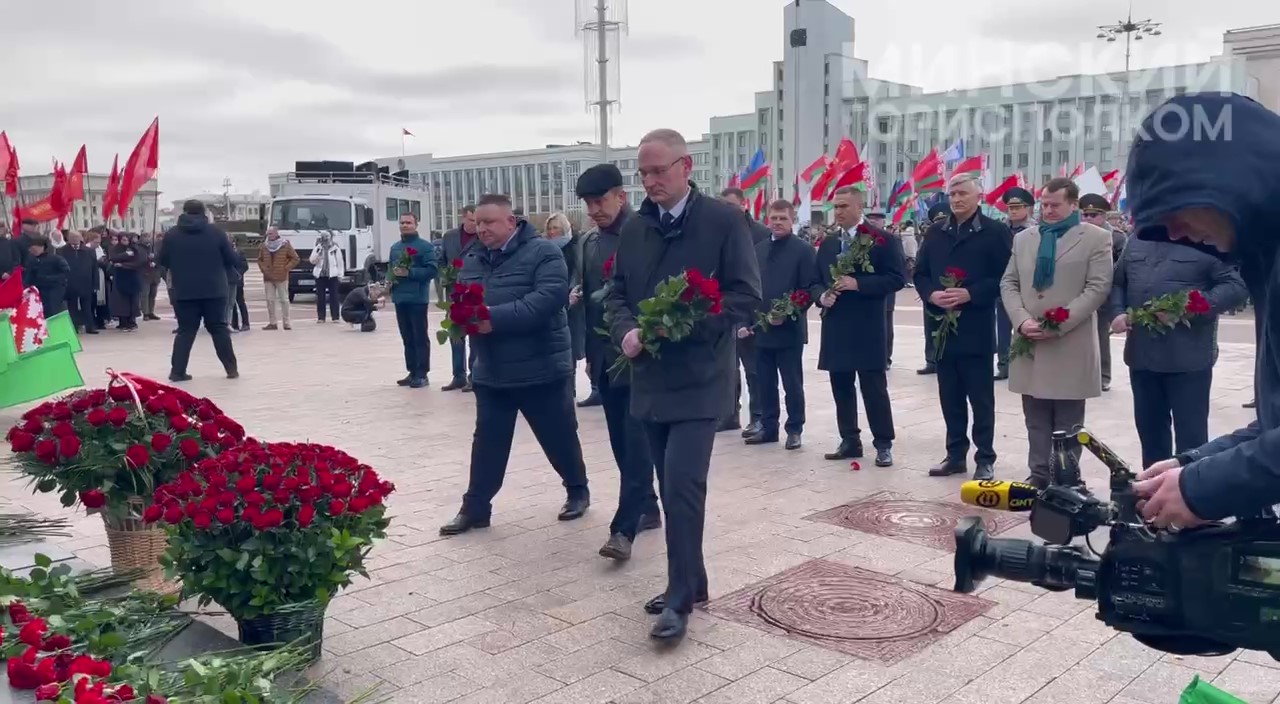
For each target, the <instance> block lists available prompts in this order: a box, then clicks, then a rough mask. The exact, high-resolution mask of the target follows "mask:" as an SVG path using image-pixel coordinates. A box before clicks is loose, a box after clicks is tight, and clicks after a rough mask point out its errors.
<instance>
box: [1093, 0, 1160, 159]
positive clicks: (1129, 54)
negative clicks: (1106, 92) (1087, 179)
mask: <svg viewBox="0 0 1280 704" xmlns="http://www.w3.org/2000/svg"><path fill="white" fill-rule="evenodd" d="M1160 34H1161V32H1160V23H1159V22H1155V21H1152V20H1149V19H1146V20H1134V19H1133V0H1129V14H1128V15H1127V16H1126V17H1125V19H1124V20H1122V21H1120V22H1117V23H1115V24H1104V25H1099V26H1098V37H1097V38H1098V39H1101V40H1103V41H1106V42H1108V43H1112V42H1116V41H1119V39H1120V35H1124V90H1123V92H1122V93H1121V94H1120V101H1121V102H1120V117H1119V119H1120V127H1121V129H1123V130H1124V134H1123V135H1122V136H1121V142H1120V144H1121V149H1123V148H1124V144H1125V143H1126V142H1127V141H1128V139H1129V134H1128V133H1129V120H1128V113H1129V63H1130V61H1131V60H1132V58H1133V43H1134V42H1135V41H1138V42H1140V41H1142V40H1143V39H1145V38H1146V37H1158V36H1160ZM1121 156H1123V154H1120V153H1118V154H1117V155H1116V160H1117V161H1119V162H1120V163H1124V161H1125V159H1121V158H1120V157H1121ZM1126 158H1127V157H1126Z"/></svg>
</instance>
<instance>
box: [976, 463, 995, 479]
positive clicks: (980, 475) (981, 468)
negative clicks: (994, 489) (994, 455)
mask: <svg viewBox="0 0 1280 704" xmlns="http://www.w3.org/2000/svg"><path fill="white" fill-rule="evenodd" d="M973 478H974V480H975V481H980V482H989V481H991V480H992V479H995V478H996V469H995V467H992V466H991V465H990V464H987V463H985V462H979V463H978V466H977V467H976V468H974V470H973Z"/></svg>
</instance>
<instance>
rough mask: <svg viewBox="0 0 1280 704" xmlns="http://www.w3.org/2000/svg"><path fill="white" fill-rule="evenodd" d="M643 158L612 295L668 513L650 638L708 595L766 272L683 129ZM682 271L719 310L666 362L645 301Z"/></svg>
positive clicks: (681, 622) (677, 623)
mask: <svg viewBox="0 0 1280 704" xmlns="http://www.w3.org/2000/svg"><path fill="white" fill-rule="evenodd" d="M638 156H639V162H640V168H639V173H640V176H641V178H642V179H643V182H644V187H645V192H646V193H647V194H648V198H646V199H645V201H644V204H643V205H642V206H641V207H640V212H639V213H637V214H636V216H635V217H633V218H632V219H631V220H629V221H628V222H627V223H626V226H625V227H624V228H623V231H622V238H621V242H620V243H619V245H618V253H617V257H616V259H615V262H616V264H615V266H614V272H613V282H612V288H611V290H610V292H609V295H608V296H606V298H605V301H606V307H607V310H608V313H609V316H610V326H609V329H610V334H611V337H612V339H613V341H614V344H616V345H617V346H618V347H619V348H621V350H622V353H623V354H624V355H626V356H627V358H629V359H631V360H632V364H633V367H632V369H631V413H632V415H634V416H636V417H638V418H639V419H640V420H641V421H643V422H644V423H645V432H646V434H647V435H648V437H649V449H650V451H651V452H652V454H653V462H654V466H655V469H656V470H657V473H658V482H659V486H660V488H661V496H662V508H663V510H664V511H665V512H666V514H667V526H666V534H667V589H666V591H665V593H664V594H663V595H661V596H658V597H656V598H654V599H652V600H650V602H649V603H648V604H646V605H645V610H646V611H648V612H649V613H655V612H656V613H657V614H659V617H658V620H657V622H656V623H654V626H653V630H652V631H651V633H650V635H652V636H653V637H655V638H659V639H663V640H674V639H678V638H681V637H683V636H684V633H685V629H686V626H687V624H688V620H689V613H690V612H691V611H692V610H693V605H694V604H695V603H698V602H703V601H706V599H707V570H706V566H705V564H704V563H703V559H702V531H703V523H704V520H705V514H706V499H707V470H708V467H709V464H710V462H711V448H712V445H713V444H714V442H715V434H716V427H717V426H718V425H719V422H720V420H721V419H723V417H724V410H725V408H727V407H728V406H729V403H730V402H731V401H732V394H733V391H734V383H733V376H734V372H735V369H736V364H735V362H734V357H735V355H736V345H735V340H734V330H736V329H737V328H738V327H739V326H742V325H746V324H748V322H749V320H750V316H751V313H752V312H753V311H754V310H756V308H757V306H759V305H760V267H759V264H758V263H757V261H756V255H755V252H754V251H752V248H751V232H750V229H749V228H748V227H747V222H746V218H744V217H743V215H742V212H741V211H740V210H738V209H736V208H734V207H733V206H731V205H729V204H728V203H724V202H722V201H717V200H714V199H712V198H707V197H706V196H703V195H702V194H701V193H699V192H698V190H697V188H696V187H694V185H693V184H692V183H691V182H690V181H689V175H690V173H691V172H692V169H693V159H692V158H691V157H690V156H689V150H688V146H687V145H686V143H685V140H684V137H682V136H680V133H679V132H676V131H674V130H666V129H663V130H655V131H653V132H650V133H649V134H647V135H645V137H644V139H642V140H641V141H640V149H639V154H638ZM686 269H698V270H699V271H701V272H704V273H705V274H706V275H708V276H711V275H714V276H715V278H717V279H718V280H719V282H720V290H721V292H722V294H723V299H724V300H723V312H722V313H721V314H718V315H713V316H710V317H709V318H708V319H706V320H704V321H702V322H700V323H698V325H697V326H696V327H695V328H694V330H693V333H692V334H691V335H690V336H689V337H688V338H686V339H684V340H682V341H680V342H677V343H668V344H665V345H663V346H662V355H661V357H657V358H655V357H652V356H650V355H648V354H644V340H642V339H641V338H640V327H639V324H638V322H637V318H638V317H639V316H640V303H641V301H644V300H646V299H648V298H651V297H652V296H653V295H654V289H655V287H657V285H658V284H660V283H661V282H663V281H664V280H666V279H667V278H669V277H672V276H676V275H679V274H681V273H682V272H684V271H685V270H686Z"/></svg>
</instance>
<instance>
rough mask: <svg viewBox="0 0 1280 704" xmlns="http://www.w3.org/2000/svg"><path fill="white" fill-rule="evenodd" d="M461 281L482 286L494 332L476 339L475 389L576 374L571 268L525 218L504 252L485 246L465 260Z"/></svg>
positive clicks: (561, 255)
mask: <svg viewBox="0 0 1280 704" xmlns="http://www.w3.org/2000/svg"><path fill="white" fill-rule="evenodd" d="M458 281H459V282H461V283H468V284H469V283H473V282H479V283H481V284H483V285H484V302H485V305H487V306H489V313H490V317H491V320H490V322H491V323H492V324H493V332H491V333H489V334H487V335H476V336H475V337H473V338H472V345H473V346H474V349H475V352H476V362H475V367H474V368H473V369H472V371H471V378H472V383H474V384H475V385H476V386H492V387H497V388H513V387H521V386H534V385H537V384H549V383H551V382H554V381H559V380H562V379H566V378H568V377H569V376H570V375H571V374H573V352H572V345H571V343H570V338H569V318H568V316H567V314H566V313H565V306H567V305H568V304H569V269H568V267H567V266H566V265H565V262H564V255H563V254H561V253H560V248H559V247H557V246H556V245H555V244H553V243H551V242H550V241H548V240H547V239H545V238H543V237H541V236H539V235H538V233H537V231H535V230H534V229H533V226H532V225H530V224H529V223H527V222H525V221H524V220H521V221H519V223H518V224H517V225H516V232H515V234H514V235H513V236H512V237H511V241H510V242H508V243H507V247H506V250H505V251H491V250H488V249H485V248H484V247H483V246H477V247H474V248H472V249H471V250H470V251H468V252H467V253H466V255H465V256H464V257H463V263H462V271H461V272H459V274H458Z"/></svg>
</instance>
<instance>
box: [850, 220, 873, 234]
mask: <svg viewBox="0 0 1280 704" xmlns="http://www.w3.org/2000/svg"><path fill="white" fill-rule="evenodd" d="M853 231H854V232H856V233H858V234H859V235H869V234H871V228H870V227H868V226H867V223H865V222H860V223H858V226H857V227H855V228H853Z"/></svg>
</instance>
